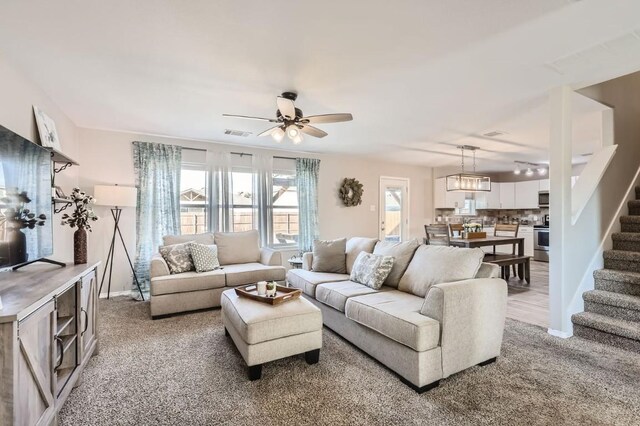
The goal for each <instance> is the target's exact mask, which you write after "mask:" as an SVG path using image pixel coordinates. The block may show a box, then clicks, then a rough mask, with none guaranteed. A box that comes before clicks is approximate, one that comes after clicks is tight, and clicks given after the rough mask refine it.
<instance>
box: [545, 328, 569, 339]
mask: <svg viewBox="0 0 640 426" xmlns="http://www.w3.org/2000/svg"><path fill="white" fill-rule="evenodd" d="M547 333H549V334H550V335H552V336H555V337H560V338H561V339H568V338H569V337H571V336H573V333H567V332H566V331H559V330H554V329H552V328H548V329H547Z"/></svg>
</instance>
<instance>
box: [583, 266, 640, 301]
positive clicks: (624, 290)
mask: <svg viewBox="0 0 640 426" xmlns="http://www.w3.org/2000/svg"><path fill="white" fill-rule="evenodd" d="M593 278H594V280H595V289H596V290H603V291H611V292H613V293H620V294H630V295H632V296H640V273H639V272H630V271H617V270H615V269H598V270H596V271H593Z"/></svg>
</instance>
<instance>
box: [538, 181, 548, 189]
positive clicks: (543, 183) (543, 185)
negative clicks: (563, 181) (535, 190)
mask: <svg viewBox="0 0 640 426" xmlns="http://www.w3.org/2000/svg"><path fill="white" fill-rule="evenodd" d="M539 182H540V191H548V190H549V189H550V185H549V179H542V180H540V181H539Z"/></svg>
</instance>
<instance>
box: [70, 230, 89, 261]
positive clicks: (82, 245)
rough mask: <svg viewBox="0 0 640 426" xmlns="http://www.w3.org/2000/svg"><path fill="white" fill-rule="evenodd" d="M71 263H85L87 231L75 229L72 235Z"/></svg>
mask: <svg viewBox="0 0 640 426" xmlns="http://www.w3.org/2000/svg"><path fill="white" fill-rule="evenodd" d="M73 263H75V264H76V265H80V264H82V263H87V231H85V230H84V229H77V230H76V232H74V233H73Z"/></svg>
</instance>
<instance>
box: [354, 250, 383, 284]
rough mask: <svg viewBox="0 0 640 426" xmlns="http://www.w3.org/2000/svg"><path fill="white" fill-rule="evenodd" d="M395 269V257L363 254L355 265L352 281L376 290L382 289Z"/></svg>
mask: <svg viewBox="0 0 640 426" xmlns="http://www.w3.org/2000/svg"><path fill="white" fill-rule="evenodd" d="M392 267H393V257H391V256H380V255H377V254H371V253H365V252H361V253H360V254H359V255H358V258H357V259H356V262H355V263H354V264H353V269H352V270H351V281H354V282H357V283H358V284H364V285H366V286H367V287H371V288H372V289H374V290H378V289H379V288H380V287H382V283H384V280H386V279H387V277H388V276H389V273H390V272H391V268H392Z"/></svg>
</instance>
